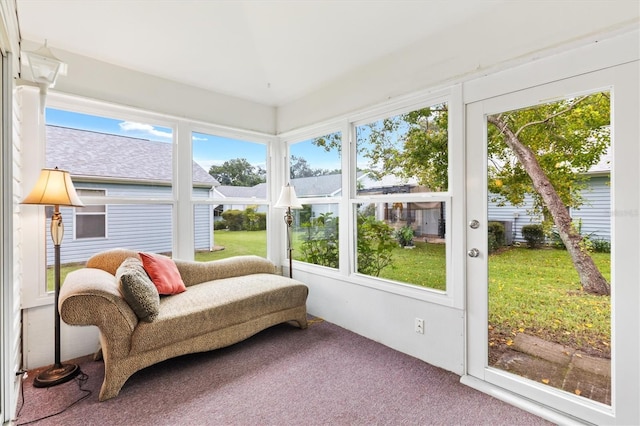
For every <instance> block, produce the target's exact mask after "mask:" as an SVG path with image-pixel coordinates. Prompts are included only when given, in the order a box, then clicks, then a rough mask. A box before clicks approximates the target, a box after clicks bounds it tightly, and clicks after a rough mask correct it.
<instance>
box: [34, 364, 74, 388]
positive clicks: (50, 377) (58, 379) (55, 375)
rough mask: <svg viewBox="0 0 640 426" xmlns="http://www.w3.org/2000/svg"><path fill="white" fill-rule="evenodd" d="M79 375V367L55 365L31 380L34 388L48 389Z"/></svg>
mask: <svg viewBox="0 0 640 426" xmlns="http://www.w3.org/2000/svg"><path fill="white" fill-rule="evenodd" d="M79 373H80V367H78V366H77V365H75V364H55V365H54V366H53V367H51V368H49V369H48V370H45V371H43V372H42V373H40V374H38V375H37V376H36V378H35V379H33V387H34V388H48V387H50V386H55V385H59V384H61V383H65V382H68V381H69V380H71V379H73V378H74V377H76V376H77V375H78V374H79Z"/></svg>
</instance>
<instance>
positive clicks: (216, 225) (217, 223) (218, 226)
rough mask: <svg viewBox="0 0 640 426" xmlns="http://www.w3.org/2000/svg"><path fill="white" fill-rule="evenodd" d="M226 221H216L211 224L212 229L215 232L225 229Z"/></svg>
mask: <svg viewBox="0 0 640 426" xmlns="http://www.w3.org/2000/svg"><path fill="white" fill-rule="evenodd" d="M227 228H228V226H227V221H226V220H224V219H220V220H216V221H214V222H213V229H214V230H217V229H227Z"/></svg>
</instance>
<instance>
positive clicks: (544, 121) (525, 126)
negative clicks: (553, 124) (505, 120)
mask: <svg viewBox="0 0 640 426" xmlns="http://www.w3.org/2000/svg"><path fill="white" fill-rule="evenodd" d="M588 97H589V96H583V97H582V98H580V99H578V100H577V101H575V102H574V103H573V104H571V105H570V106H569V107H568V108H566V109H563V110H562V111H558V112H556V113H555V114H551V115H550V116H548V117H547V118H545V119H544V120H538V121H532V122H531V123H527V124H525V125H524V126H522V127H520V128H519V129H518V130H516V132H515V135H516V137H518V135H520V132H522V131H523V130H524V129H526V128H527V127H529V126H534V125H536V124H543V123H547V122H549V120H551V119H552V118H555V117H557V116H559V115H562V114H566V113H567V112H569V111H571V110H572V109H574V108H575V107H576V106H577V105H578V104H579V103H580V102H582V101H584V100H585V99H587V98H588Z"/></svg>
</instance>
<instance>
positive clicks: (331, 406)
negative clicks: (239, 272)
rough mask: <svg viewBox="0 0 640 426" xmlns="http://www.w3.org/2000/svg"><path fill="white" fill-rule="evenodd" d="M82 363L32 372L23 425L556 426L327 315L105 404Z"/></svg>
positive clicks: (155, 370) (90, 364) (171, 366)
mask: <svg viewBox="0 0 640 426" xmlns="http://www.w3.org/2000/svg"><path fill="white" fill-rule="evenodd" d="M78 361H79V362H80V367H81V369H82V371H83V373H84V374H86V376H87V379H86V381H84V382H83V383H79V382H78V381H71V382H68V383H64V384H61V385H58V386H55V387H52V388H44V389H43V388H39V389H38V388H33V386H32V382H33V377H34V374H35V373H36V372H31V373H30V377H29V378H27V379H26V380H25V381H24V391H23V394H24V401H23V404H20V403H19V409H20V411H19V416H18V418H17V423H18V424H24V423H27V422H33V423H31V424H37V425H83V426H87V425H542V424H549V423H548V422H546V421H544V420H542V419H540V418H539V417H536V416H534V415H532V414H530V413H527V412H524V411H522V410H520V409H518V408H515V407H512V406H510V405H508V404H506V403H504V402H502V401H499V400H497V399H495V398H493V397H491V396H488V395H486V394H483V393H481V392H478V391H476V390H474V389H471V388H469V387H467V386H464V385H462V384H460V382H459V380H460V378H459V376H457V375H455V374H453V373H450V372H447V371H444V370H442V369H440V368H437V367H433V366H431V365H429V364H426V363H424V362H423V361H420V360H418V359H416V358H413V357H410V356H408V355H405V354H402V353H400V352H397V351H395V350H393V349H390V348H388V347H386V346H384V345H381V344H379V343H376V342H374V341H372V340H369V339H366V338H364V337H362V336H359V335H357V334H354V333H352V332H349V331H347V330H345V329H343V328H340V327H338V326H336V325H333V324H330V323H327V322H324V321H321V320H314V321H312V323H311V325H310V327H309V328H308V329H307V330H299V329H297V328H295V327H292V326H290V325H287V324H282V325H278V326H275V327H272V328H270V329H268V330H265V331H263V332H261V333H259V334H257V335H255V336H253V337H251V338H249V339H247V340H245V341H244V342H241V343H238V344H236V345H233V346H230V347H228V348H223V349H219V350H216V351H211V352H207V353H200V354H193V355H187V356H183V357H179V358H175V359H172V360H168V361H165V362H163V363H160V364H157V365H155V366H152V367H149V368H146V369H144V370H142V371H140V372H138V373H136V374H135V375H133V376H132V377H131V378H130V379H129V380H128V381H127V383H126V384H125V386H124V387H123V388H122V390H121V392H120V395H119V396H118V397H116V398H113V399H111V400H108V401H105V402H98V393H99V389H100V385H101V384H102V379H103V374H104V372H103V369H104V366H103V364H102V362H97V361H92V360H91V359H89V358H88V357H87V358H83V359H81V360H78ZM83 390H86V391H83ZM89 392H90V393H89ZM83 396H86V398H84V399H82V400H81V401H79V402H76V403H75V404H74V402H75V401H77V400H78V399H80V398H82V397H83ZM72 404H73V405H72ZM63 410H64V411H63ZM60 411H62V412H61V413H59V414H57V415H54V416H52V417H48V418H45V419H43V420H36V419H40V418H42V417H45V416H49V415H52V414H55V413H58V412H60ZM34 420H36V421H34Z"/></svg>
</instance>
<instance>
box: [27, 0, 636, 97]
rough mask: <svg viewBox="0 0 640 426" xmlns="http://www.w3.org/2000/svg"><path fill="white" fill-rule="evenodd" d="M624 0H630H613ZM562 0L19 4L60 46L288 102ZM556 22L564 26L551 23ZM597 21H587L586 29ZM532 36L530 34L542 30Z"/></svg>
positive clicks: (37, 30)
mask: <svg viewBox="0 0 640 426" xmlns="http://www.w3.org/2000/svg"><path fill="white" fill-rule="evenodd" d="M624 1H626V2H627V3H630V1H629V0H622V1H621V0H616V2H614V4H615V3H622V2H624ZM560 3H564V4H571V3H572V6H571V5H569V6H567V7H564V8H563V9H562V10H561V11H560V10H559V11H558V12H560V13H566V11H567V10H571V9H570V7H574V8H575V7H576V6H577V5H579V3H580V2H576V1H566V0H556V1H553V2H551V1H544V2H543V1H529V2H524V1H514V0H448V1H447V0H422V1H420V0H413V1H403V0H395V1H394V0H369V1H366V0H359V1H355V0H343V1H338V0H334V1H331V0H318V1H314V0H298V1H294V0H290V1H286V0H281V1H272V0H263V1H259V0H254V1H220V0H218V1H215V0H162V1H158V0H156V1H151V0H109V1H106V0H102V1H99V0H17V11H18V21H19V25H20V32H21V36H22V38H23V39H25V40H30V41H34V42H37V43H38V44H42V42H43V41H44V39H47V40H48V44H49V47H50V48H51V49H52V50H53V52H54V53H56V50H61V51H68V52H73V53H77V54H80V55H84V56H88V57H92V58H95V59H98V60H102V61H106V62H109V63H112V64H116V65H120V66H122V67H126V68H130V69H134V70H137V71H141V72H144V73H148V74H152V75H155V76H158V77H163V78H166V79H169V80H173V81H177V82H181V83H185V84H188V85H192V86H196V87H200V88H204V89H208V90H212V91H215V92H219V93H223V94H227V95H232V96H236V97H239V98H243V99H248V100H252V101H256V102H260V103H262V104H266V105H273V106H280V105H284V104H286V103H289V102H292V101H294V100H296V99H298V98H300V97H302V96H304V95H307V94H309V93H311V92H313V91H316V90H319V89H320V88H322V87H323V86H325V85H327V84H330V83H331V82H332V81H334V80H336V79H339V78H340V77H341V76H344V75H347V74H348V73H350V72H352V71H354V70H357V69H363V68H364V67H366V65H367V64H370V63H373V62H375V61H379V60H381V59H383V58H385V57H386V56H389V55H391V54H392V53H394V52H398V51H401V50H403V49H407V48H410V47H411V46H415V45H416V44H417V43H420V42H423V43H425V44H427V45H428V43H438V44H441V43H446V42H447V40H442V37H439V38H436V35H437V34H442V33H441V32H442V31H443V30H446V29H447V28H461V26H462V28H464V26H465V25H466V23H469V24H470V25H471V24H472V23H473V24H474V25H475V26H476V27H477V28H482V25H481V24H482V23H483V22H486V19H487V17H491V16H494V15H495V13H489V12H491V11H496V12H499V11H503V10H504V9H506V10H507V12H503V13H507V14H508V13H510V14H511V15H513V16H510V18H511V19H512V22H511V24H512V28H513V20H517V21H516V26H517V25H523V26H524V25H527V26H528V27H531V28H534V29H535V30H534V31H529V32H526V31H525V32H523V33H524V34H531V33H532V32H535V31H537V32H543V33H553V32H554V31H553V30H556V32H557V31H559V30H558V26H562V25H563V24H562V21H561V20H558V19H549V21H548V22H527V15H528V11H529V10H530V9H531V8H535V9H536V12H537V13H538V15H539V14H540V12H541V8H549V9H550V10H549V14H550V15H552V14H553V11H552V10H551V9H552V8H554V7H559V6H558V5H559V4H560ZM585 3H586V4H590V3H591V4H593V3H600V4H603V3H606V2H604V1H599V2H598V1H593V0H592V1H590V2H584V3H582V4H585ZM635 3H637V0H631V4H632V5H633V4H635ZM514 4H517V7H516V6H514ZM608 4H612V3H608ZM507 6H508V7H507ZM612 7H615V6H612ZM488 11H489V12H488ZM505 17H506V16H505ZM567 18H568V16H567ZM636 18H637V14H636ZM480 20H485V21H483V22H479V21H480ZM610 24H611V23H610V22H609V23H607V25H610ZM549 25H552V26H555V28H552V29H551V31H550V29H549V28H548V26H549ZM496 26H498V27H497V29H498V30H499V20H496V21H492V22H486V27H485V28H486V29H487V30H488V31H487V33H488V34H493V33H495V32H496ZM545 26H547V27H545ZM543 28H544V30H543V31H540V30H541V29H543ZM593 30H594V29H592V28H585V31H586V32H587V33H588V32H590V31H593ZM483 35H484V34H483V33H480V32H473V33H470V34H468V35H467V36H471V37H482V36H483ZM507 36H508V37H509V38H510V39H512V38H513V37H522V36H523V35H522V34H519V33H518V32H515V33H510V34H508V35H507ZM528 37H529V38H523V43H531V42H532V40H535V38H532V36H531V35H529V36H528ZM538 37H540V36H538ZM510 42H511V43H512V44H513V40H510ZM550 42H551V41H546V43H550ZM425 44H423V46H424V45H425ZM428 52H429V49H428V48H427V49H425V54H428ZM58 56H60V55H58ZM436 60H437V58H436Z"/></svg>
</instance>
